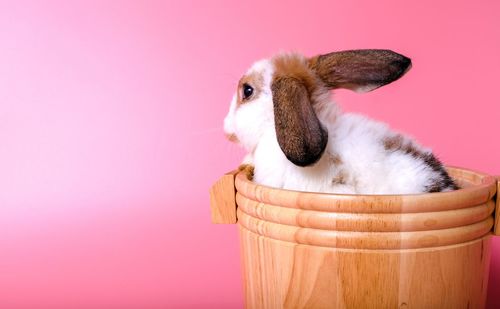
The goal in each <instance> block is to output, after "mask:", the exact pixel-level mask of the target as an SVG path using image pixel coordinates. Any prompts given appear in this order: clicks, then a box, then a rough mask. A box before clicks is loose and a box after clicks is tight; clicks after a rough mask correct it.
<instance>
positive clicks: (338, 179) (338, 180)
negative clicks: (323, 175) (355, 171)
mask: <svg viewBox="0 0 500 309" xmlns="http://www.w3.org/2000/svg"><path fill="white" fill-rule="evenodd" d="M346 183H347V174H346V173H345V172H344V171H340V172H338V173H337V175H335V177H333V179H332V185H345V184H346Z"/></svg>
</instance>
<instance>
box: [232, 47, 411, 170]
mask: <svg viewBox="0 0 500 309" xmlns="http://www.w3.org/2000/svg"><path fill="white" fill-rule="evenodd" d="M410 67H411V60H410V59H409V58H407V57H405V56H402V55H400V54H397V53H395V52H392V51H389V50H351V51H341V52H333V53H329V54H325V55H319V56H315V57H312V58H306V57H304V56H302V55H299V54H279V55H277V56H275V57H273V58H271V59H265V60H261V61H258V62H256V63H255V64H253V65H252V67H251V68H250V69H249V70H248V71H247V72H246V74H245V75H244V76H243V77H242V78H241V79H240V80H239V83H238V88H237V90H236V93H235V94H234V96H233V99H232V101H231V105H230V109H229V113H228V114H227V116H226V118H225V119H224V131H225V133H226V135H227V136H228V138H229V139H230V140H232V141H237V142H239V143H240V144H241V145H242V146H243V147H244V148H246V150H247V151H249V152H252V151H253V150H254V149H255V147H256V146H257V145H258V143H259V141H260V138H261V137H262V136H263V134H264V133H265V132H266V131H269V130H275V133H276V138H277V141H278V143H279V146H280V148H281V149H282V151H283V153H284V154H285V156H286V157H287V159H288V160H290V161H291V162H292V163H294V164H295V165H298V166H308V165H312V164H314V163H315V162H316V161H318V159H319V158H320V157H321V155H322V153H323V151H324V150H325V147H326V144H327V142H328V132H327V131H326V129H325V127H324V126H323V125H322V124H321V121H320V120H319V119H318V116H317V115H316V112H315V105H317V104H318V102H319V101H320V98H323V97H324V96H325V95H328V92H329V90H331V89H336V88H346V89H351V90H354V91H357V92H367V91H371V90H374V89H376V88H379V87H381V86H383V85H386V84H389V83H391V82H393V81H395V80H397V79H398V78H400V77H401V76H402V75H403V74H404V73H406V72H407V71H408V70H409V69H410Z"/></svg>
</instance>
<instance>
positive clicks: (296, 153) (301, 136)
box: [271, 76, 328, 166]
mask: <svg viewBox="0 0 500 309" xmlns="http://www.w3.org/2000/svg"><path fill="white" fill-rule="evenodd" d="M271 90H272V93H273V104H274V120H275V127H276V136H277V138H278V143H279V145H280V147H281V150H283V152H284V153H285V156H286V157H287V158H288V160H290V161H291V162H292V163H294V164H295V165H298V166H308V165H311V164H314V163H316V161H318V159H319V158H320V157H321V155H322V154H323V151H324V150H325V148H326V144H327V141H328V133H327V131H326V130H325V129H323V127H322V126H321V123H320V122H319V120H318V118H317V117H316V113H315V112H314V109H313V107H312V104H311V102H310V100H309V94H308V92H307V89H306V87H305V86H304V84H303V83H302V82H301V81H300V80H298V79H296V78H293V77H287V76H282V77H276V78H275V79H274V81H273V83H272V85H271Z"/></svg>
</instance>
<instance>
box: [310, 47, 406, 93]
mask: <svg viewBox="0 0 500 309" xmlns="http://www.w3.org/2000/svg"><path fill="white" fill-rule="evenodd" d="M309 66H310V67H311V69H312V70H313V71H314V72H316V74H317V75H318V76H319V78H320V79H321V80H322V81H323V82H324V83H325V85H326V86H327V87H329V88H332V89H335V88H346V89H351V90H364V91H370V90H373V89H376V88H378V87H380V86H383V85H386V84H389V83H391V82H393V81H395V80H397V79H398V78H400V77H401V76H403V75H404V73H406V72H407V71H408V69H409V68H410V67H411V60H410V59H409V58H406V57H405V56H403V55H400V54H397V53H395V52H393V51H390V50H375V49H364V50H347V51H340V52H333V53H329V54H326V55H319V56H316V57H313V58H310V59H309Z"/></svg>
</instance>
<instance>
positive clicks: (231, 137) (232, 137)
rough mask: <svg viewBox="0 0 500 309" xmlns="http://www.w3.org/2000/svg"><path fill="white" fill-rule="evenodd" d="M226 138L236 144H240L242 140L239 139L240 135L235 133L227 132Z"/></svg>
mask: <svg viewBox="0 0 500 309" xmlns="http://www.w3.org/2000/svg"><path fill="white" fill-rule="evenodd" d="M226 138H227V139H228V140H229V141H230V142H232V143H236V144H239V143H240V140H239V139H238V137H237V136H236V134H234V133H226Z"/></svg>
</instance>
